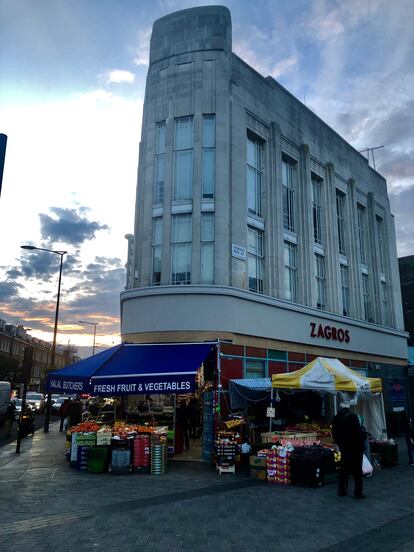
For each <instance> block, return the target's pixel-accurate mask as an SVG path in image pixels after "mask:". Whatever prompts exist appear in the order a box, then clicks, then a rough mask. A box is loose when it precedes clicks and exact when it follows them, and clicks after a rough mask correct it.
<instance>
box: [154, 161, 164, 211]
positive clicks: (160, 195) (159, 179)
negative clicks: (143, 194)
mask: <svg viewBox="0 0 414 552" xmlns="http://www.w3.org/2000/svg"><path fill="white" fill-rule="evenodd" d="M155 170H156V176H155V198H154V202H155V203H161V202H162V201H163V200H164V178H165V176H164V171H165V158H164V154H161V155H157V157H156V169H155Z"/></svg>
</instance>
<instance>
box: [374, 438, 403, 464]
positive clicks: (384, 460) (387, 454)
mask: <svg viewBox="0 0 414 552" xmlns="http://www.w3.org/2000/svg"><path fill="white" fill-rule="evenodd" d="M370 449H371V453H374V454H380V455H381V464H382V467H383V468H388V467H390V466H395V465H396V464H398V444H397V443H393V444H392V443H386V442H381V441H370Z"/></svg>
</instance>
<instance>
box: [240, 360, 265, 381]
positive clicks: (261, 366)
mask: <svg viewBox="0 0 414 552" xmlns="http://www.w3.org/2000/svg"><path fill="white" fill-rule="evenodd" d="M244 377H245V378H247V379H255V378H264V377H266V362H265V361H264V360H249V359H246V361H245V369H244Z"/></svg>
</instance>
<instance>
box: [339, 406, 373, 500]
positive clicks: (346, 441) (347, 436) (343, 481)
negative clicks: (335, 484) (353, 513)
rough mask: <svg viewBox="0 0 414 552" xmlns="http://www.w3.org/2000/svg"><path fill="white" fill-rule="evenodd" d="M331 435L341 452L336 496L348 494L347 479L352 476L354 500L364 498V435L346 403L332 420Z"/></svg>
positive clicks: (356, 417)
mask: <svg viewBox="0 0 414 552" xmlns="http://www.w3.org/2000/svg"><path fill="white" fill-rule="evenodd" d="M332 435H333V438H334V441H335V443H336V444H337V445H338V447H339V450H340V451H341V463H340V467H339V488H338V495H339V496H346V495H347V494H348V477H349V476H350V475H352V477H353V479H354V498H357V499H360V498H366V497H365V495H364V494H363V492H362V458H363V454H364V443H365V438H366V435H365V432H364V430H363V429H362V427H361V424H360V423H359V419H358V416H357V415H356V414H354V413H353V412H351V410H350V405H349V402H347V401H342V402H341V403H340V410H339V412H338V414H336V415H335V416H334V418H333V420H332Z"/></svg>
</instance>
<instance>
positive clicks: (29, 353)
mask: <svg viewBox="0 0 414 552" xmlns="http://www.w3.org/2000/svg"><path fill="white" fill-rule="evenodd" d="M32 366H33V347H31V346H28V347H26V348H25V350H24V359H23V378H24V379H23V395H22V409H21V411H20V416H19V427H18V430H17V442H16V454H18V453H19V452H20V444H21V442H22V421H23V415H24V410H25V406H26V394H27V383H28V381H29V379H30V377H31V373H32Z"/></svg>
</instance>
